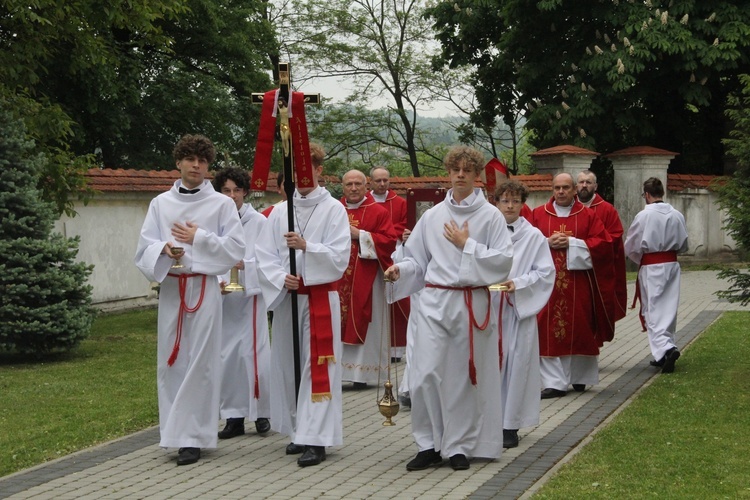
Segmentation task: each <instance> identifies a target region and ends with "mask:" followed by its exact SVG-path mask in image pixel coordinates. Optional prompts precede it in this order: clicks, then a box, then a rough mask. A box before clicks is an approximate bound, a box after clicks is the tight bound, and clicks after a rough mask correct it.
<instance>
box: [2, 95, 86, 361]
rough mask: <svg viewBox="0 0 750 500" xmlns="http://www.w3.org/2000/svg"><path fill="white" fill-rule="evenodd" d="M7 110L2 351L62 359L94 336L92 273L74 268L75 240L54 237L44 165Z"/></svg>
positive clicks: (4, 124) (4, 115)
mask: <svg viewBox="0 0 750 500" xmlns="http://www.w3.org/2000/svg"><path fill="white" fill-rule="evenodd" d="M9 109H10V108H9V106H8V103H7V101H5V100H4V99H2V98H0V172H2V176H3V177H2V179H0V290H1V292H0V351H10V352H16V353H23V354H36V355H41V354H46V353H52V352H61V351H67V350H70V349H72V348H74V347H76V346H77V345H78V344H79V343H80V342H81V340H83V339H84V338H85V337H86V336H87V335H88V333H89V330H90V328H91V323H92V321H93V318H94V309H93V308H92V307H91V286H90V285H88V284H87V283H86V280H87V278H88V276H89V275H90V274H91V271H92V270H93V266H91V265H87V264H85V263H80V262H76V261H75V257H76V255H77V254H78V243H79V239H78V238H65V237H63V236H62V235H61V234H53V233H52V229H53V224H54V221H55V219H56V213H55V211H54V208H53V205H52V204H51V203H48V202H45V201H44V200H42V199H41V198H40V192H39V191H38V190H37V188H36V186H37V184H38V180H39V175H41V172H42V168H43V167H44V165H45V160H44V157H43V156H32V154H31V151H33V141H31V140H29V139H27V136H26V132H25V128H24V125H23V122H22V121H21V120H19V119H16V118H14V117H13V116H12V114H11V113H10V112H9Z"/></svg>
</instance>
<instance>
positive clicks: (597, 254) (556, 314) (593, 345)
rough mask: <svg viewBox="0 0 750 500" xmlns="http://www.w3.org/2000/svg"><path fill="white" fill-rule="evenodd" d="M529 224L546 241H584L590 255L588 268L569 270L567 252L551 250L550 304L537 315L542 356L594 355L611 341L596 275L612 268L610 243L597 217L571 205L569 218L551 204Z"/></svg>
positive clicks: (577, 203)
mask: <svg viewBox="0 0 750 500" xmlns="http://www.w3.org/2000/svg"><path fill="white" fill-rule="evenodd" d="M532 219H533V220H532V224H533V225H534V226H536V227H537V228H538V229H539V230H540V231H541V232H542V234H544V236H545V237H549V236H551V235H552V234H553V233H556V232H563V233H565V234H567V235H568V236H572V237H575V238H578V239H581V240H583V241H584V242H585V243H586V246H587V247H588V249H589V252H590V254H591V260H592V263H593V267H594V268H593V269H592V270H589V271H571V270H569V269H568V266H567V257H568V255H567V254H568V251H567V249H562V250H555V249H552V248H550V252H551V253H552V259H553V261H554V263H555V271H556V277H555V285H554V287H553V289H552V295H551V296H550V299H549V302H548V303H547V305H546V306H545V307H544V309H542V311H541V312H540V313H539V314H538V316H537V323H538V325H539V343H540V345H539V349H540V351H539V352H540V355H542V356H568V355H591V356H596V355H598V354H599V346H600V345H601V339H606V338H611V337H612V335H613V333H614V332H613V330H612V328H613V325H614V321H610V318H609V316H608V311H607V309H606V307H605V306H604V301H603V295H602V292H601V290H600V286H599V282H600V281H601V280H600V279H599V278H598V276H599V274H600V273H601V272H602V271H601V270H602V268H603V267H605V266H611V265H612V244H611V239H610V237H609V234H608V233H607V231H606V230H605V229H604V224H602V221H601V220H600V219H599V218H598V217H597V216H596V214H595V213H594V212H593V211H592V210H590V209H588V208H586V207H584V206H583V205H582V204H581V203H580V202H579V201H576V202H575V203H574V205H573V207H572V210H571V212H570V215H569V216H568V217H558V216H557V214H556V212H555V208H554V206H553V202H552V200H550V201H549V202H548V203H547V204H546V205H544V206H541V207H537V208H536V209H534V212H533V214H532Z"/></svg>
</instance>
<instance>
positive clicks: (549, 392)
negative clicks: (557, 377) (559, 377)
mask: <svg viewBox="0 0 750 500" xmlns="http://www.w3.org/2000/svg"><path fill="white" fill-rule="evenodd" d="M566 394H567V392H566V391H561V390H559V389H550V388H547V389H543V390H542V399H552V398H561V397H563V396H565V395H566Z"/></svg>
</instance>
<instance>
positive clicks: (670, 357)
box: [661, 347, 680, 373]
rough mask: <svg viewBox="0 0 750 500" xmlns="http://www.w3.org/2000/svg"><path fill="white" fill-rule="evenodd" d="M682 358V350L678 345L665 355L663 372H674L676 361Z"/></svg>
mask: <svg viewBox="0 0 750 500" xmlns="http://www.w3.org/2000/svg"><path fill="white" fill-rule="evenodd" d="M678 359H680V351H678V350H677V348H676V347H673V348H671V349H670V350H668V351H667V353H666V354H665V355H664V366H662V367H661V372H662V373H672V372H673V371H674V364H675V362H676V361H677V360H678Z"/></svg>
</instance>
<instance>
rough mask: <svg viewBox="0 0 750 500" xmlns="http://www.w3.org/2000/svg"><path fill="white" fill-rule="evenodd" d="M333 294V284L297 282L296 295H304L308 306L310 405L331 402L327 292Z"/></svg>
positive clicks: (329, 311)
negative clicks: (306, 297) (298, 283)
mask: <svg viewBox="0 0 750 500" xmlns="http://www.w3.org/2000/svg"><path fill="white" fill-rule="evenodd" d="M335 291H336V283H324V284H322V285H310V286H307V285H305V284H304V283H303V282H302V279H300V287H299V289H298V290H297V294H299V295H307V296H308V297H309V299H308V300H309V303H310V304H309V305H310V375H311V378H312V400H313V402H320V401H325V400H327V399H331V383H330V381H329V380H328V364H329V363H335V362H336V357H335V356H334V354H333V324H332V323H331V305H330V302H329V301H328V292H335Z"/></svg>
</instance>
